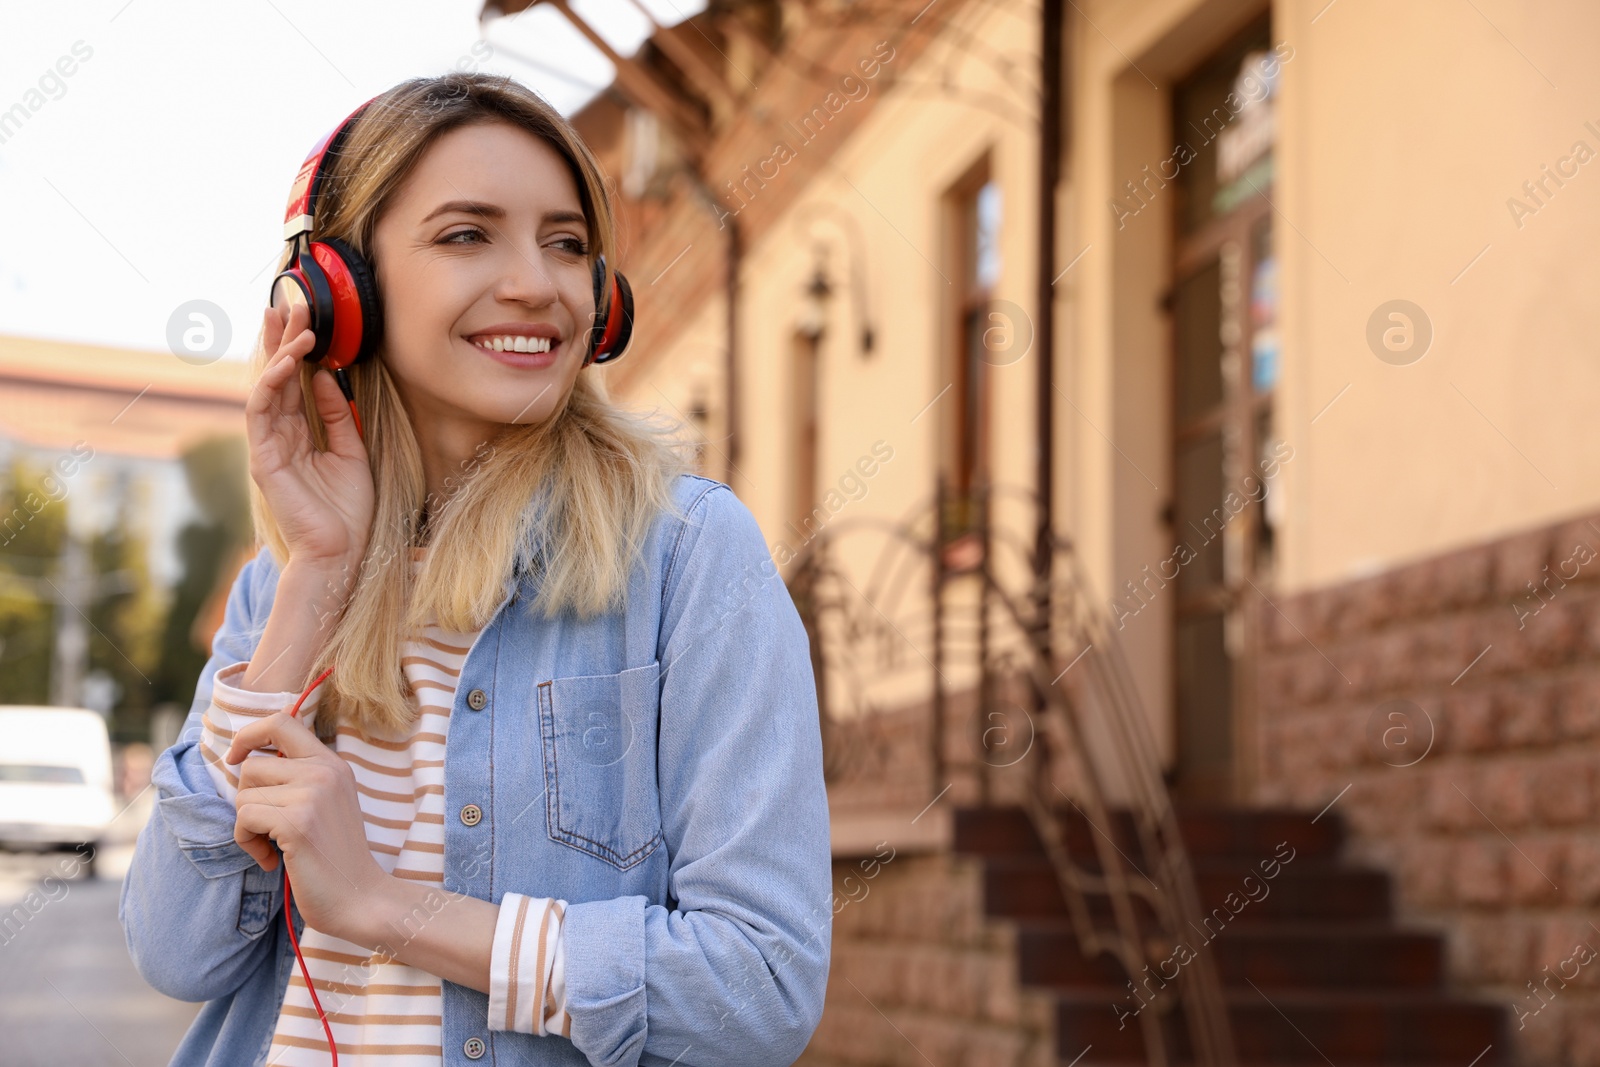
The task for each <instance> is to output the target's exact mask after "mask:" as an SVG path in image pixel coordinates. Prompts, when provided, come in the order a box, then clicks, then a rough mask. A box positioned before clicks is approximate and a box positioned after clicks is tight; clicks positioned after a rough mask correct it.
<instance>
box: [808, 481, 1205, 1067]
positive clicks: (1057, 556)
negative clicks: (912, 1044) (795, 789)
mask: <svg viewBox="0 0 1600 1067" xmlns="http://www.w3.org/2000/svg"><path fill="white" fill-rule="evenodd" d="M966 503H967V505H969V506H972V505H975V506H976V509H977V515H978V519H977V522H976V525H975V527H974V526H972V525H969V524H968V523H966V522H964V523H963V526H964V527H965V528H964V529H963V530H962V531H961V535H960V536H959V537H951V536H949V528H948V526H947V525H946V519H945V517H947V516H949V515H951V514H953V513H961V514H967V515H969V517H970V514H971V512H970V511H969V510H968V508H967V506H962V507H955V508H952V507H951V505H950V503H949V501H948V500H947V498H946V493H945V490H944V488H943V486H942V485H941V486H940V487H939V488H938V489H937V490H936V492H935V495H934V499H933V500H932V501H931V502H929V503H925V504H923V505H921V506H920V507H918V508H916V509H914V510H913V511H912V512H911V513H909V514H908V515H907V516H906V517H905V518H904V519H902V520H901V521H899V522H893V521H888V520H883V519H879V518H872V517H852V516H846V517H840V518H838V519H836V520H834V521H832V522H830V523H829V524H828V525H827V526H826V527H824V528H823V529H822V530H821V531H820V532H819V533H818V534H817V535H816V536H815V537H814V538H813V539H812V540H811V541H809V542H808V543H807V544H806V545H805V546H804V548H803V549H802V551H801V553H800V555H799V557H798V558H797V559H796V560H795V561H794V562H793V564H792V567H793V569H792V570H791V571H790V572H789V579H788V581H789V588H790V593H791V596H792V597H793V598H794V601H795V604H796V607H797V608H798V609H799V610H800V613H801V616H802V618H803V619H804V620H805V622H806V627H807V629H808V631H809V632H810V634H811V645H812V662H813V666H814V668H815V670H816V679H817V694H818V701H819V705H820V708H821V713H822V730H823V741H824V753H825V758H826V764H825V770H826V773H827V775H828V778H829V781H830V789H831V790H833V791H834V792H835V793H836V795H841V796H843V795H851V794H854V795H857V796H862V797H866V798H867V799H868V801H869V802H875V803H879V804H892V803H896V802H898V803H900V804H907V803H914V802H920V801H921V800H925V799H926V798H928V797H929V796H942V795H943V794H944V793H945V792H946V791H950V790H955V791H956V796H957V797H958V798H959V799H960V800H961V801H962V802H966V803H978V804H989V803H996V802H1004V803H1019V804H1021V805H1022V806H1023V807H1024V808H1025V810H1026V811H1027V812H1028V814H1029V817H1030V819H1031V820H1032V822H1033V824H1034V827H1035V829H1036V831H1037V832H1038V835H1039V838H1040V839H1041V841H1043V842H1044V846H1045V851H1046V853H1047V855H1048V856H1049V859H1050V862H1051V865H1052V867H1053V868H1054V870H1055V873H1056V876H1057V880H1058V882H1059V883H1060V886H1061V891H1062V894H1063V896H1064V897H1065V900H1066V903H1067V910H1068V914H1069V916H1070V920H1071V923H1072V927H1073V930H1074V932H1075V934H1076V938H1077V942H1078V945H1079V948H1080V950H1081V951H1082V952H1083V954H1084V955H1085V956H1087V957H1090V958H1094V957H1097V956H1100V955H1109V956H1111V957H1112V958H1113V959H1115V960H1116V961H1117V963H1118V964H1119V965H1120V966H1121V968H1122V969H1123V970H1124V971H1125V972H1126V974H1127V975H1128V977H1129V981H1130V983H1134V982H1138V981H1139V979H1140V977H1141V976H1142V975H1144V974H1145V973H1146V971H1145V968H1147V967H1150V968H1156V967H1157V966H1158V964H1160V963H1161V962H1164V961H1170V960H1172V959H1173V958H1174V956H1175V949H1176V947H1177V946H1179V945H1182V944H1186V938H1187V937H1188V936H1189V932H1190V931H1193V930H1198V929H1200V928H1201V921H1202V914H1201V910H1200V906H1199V897H1198V893H1197V891H1196V888H1195V880H1194V874H1193V871H1192V869H1191V866H1190V863H1189V858H1188V854H1187V852H1186V850H1185V848H1184V845H1183V842H1182V839H1181V837H1180V835H1179V829H1178V822H1177V818H1176V815H1175V813H1174V810H1173V806H1172V802H1171V798H1170V796H1169V795H1168V793H1167V790H1166V786H1165V783H1164V780H1163V778H1162V774H1161V765H1160V760H1159V758H1158V755H1157V751H1156V747H1155V743H1154V739H1153V737H1152V735H1151V730H1150V724H1149V720H1148V718H1147V717H1146V712H1145V710H1144V708H1143V706H1142V704H1141V701H1140V698H1139V695H1138V691H1137V688H1136V686H1135V684H1134V681H1133V676H1132V673H1131V671H1130V669H1129V666H1128V663H1127V660H1126V658H1125V656H1124V655H1123V652H1122V650H1121V648H1120V646H1119V644H1118V641H1117V637H1116V632H1115V630H1114V629H1113V628H1112V626H1111V624H1110V621H1109V618H1108V616H1107V614H1106V612H1105V610H1104V609H1103V608H1102V607H1101V606H1100V605H1099V604H1098V603H1097V602H1096V600H1095V599H1094V596H1093V593H1092V587H1091V585H1090V584H1089V582H1088V580H1087V576H1086V574H1085V572H1084V568H1083V564H1082V561H1081V560H1080V559H1079V557H1078V555H1077V553H1076V551H1075V550H1074V547H1073V544H1072V542H1071V541H1070V540H1069V539H1068V538H1067V537H1066V536H1065V535H1062V534H1060V533H1057V532H1055V531H1047V532H1046V533H1045V534H1044V535H1043V537H1042V538H1040V537H1038V536H1037V535H1034V536H1028V537H1024V536H1022V535H1021V534H1019V533H1017V532H1016V531H1018V530H1020V529H1030V530H1031V529H1032V527H1033V525H1034V523H1035V522H1036V520H1035V518H1034V515H1035V511H1036V509H1035V507H1034V505H1035V498H1034V497H1033V495H1032V494H1031V493H1028V492H1026V491H1023V490H1016V489H1009V488H1005V487H999V488H993V487H988V486H979V487H978V488H977V489H976V490H974V491H973V493H972V497H971V499H970V500H969V501H968V502H966ZM997 504H998V505H1001V506H1002V507H1003V508H1004V509H1005V510H1007V512H1008V514H1007V516H1006V517H1005V518H1007V519H1010V520H1011V521H1009V523H1008V522H1007V521H1003V520H1001V521H997V519H996V515H995V512H996V510H997V507H996V506H997ZM1013 511H1014V513H1015V514H1014V515H1012V514H1010V513H1011V512H1013ZM874 541H876V542H877V543H876V545H874V543H873V542H874ZM1041 541H1042V543H1043V559H1044V561H1045V564H1046V566H1045V567H1044V568H1043V570H1042V574H1041V572H1040V569H1039V561H1040V559H1041V551H1040V549H1041ZM923 672H926V673H923ZM918 677H921V678H923V679H924V682H923V684H922V686H921V687H920V688H919V687H918V686H917V685H916V682H915V679H916V678H918ZM927 679H931V686H929V685H928V684H927V682H926V680H927ZM930 787H931V792H930ZM1073 813H1076V815H1077V816H1079V817H1081V819H1082V825H1086V826H1087V828H1088V829H1089V831H1090V832H1089V833H1088V835H1087V836H1088V839H1089V841H1090V842H1091V845H1090V846H1089V847H1088V848H1087V849H1086V848H1085V847H1084V845H1083V842H1082V839H1083V837H1084V835H1083V834H1081V833H1079V834H1074V833H1072V827H1071V826H1069V823H1070V822H1071V821H1072V814H1073ZM1130 851H1131V852H1133V853H1134V854H1135V855H1137V856H1138V857H1139V859H1140V861H1141V862H1140V863H1136V862H1135V861H1134V859H1133V858H1132V856H1130V855H1129V853H1130ZM1163 974H1164V972H1163ZM1164 981H1166V982H1169V983H1170V982H1172V981H1173V980H1171V979H1165V978H1164ZM1176 984H1177V989H1178V996H1177V997H1176V998H1171V997H1165V998H1158V1000H1157V1001H1156V1002H1155V1004H1154V1005H1153V1009H1154V1010H1151V1011H1140V1012H1139V1013H1138V1023H1139V1025H1140V1027H1141V1030H1142V1035H1143V1038H1144V1043H1145V1048H1146V1051H1147V1057H1148V1061H1149V1063H1151V1064H1152V1065H1156V1067H1165V1065H1166V1064H1168V1063H1169V1062H1171V1060H1172V1054H1173V1053H1172V1050H1171V1049H1170V1048H1169V1044H1170V1043H1169V1040H1168V1037H1169V1035H1168V1034H1167V1033H1166V1027H1165V1026H1164V1025H1163V1021H1162V1020H1163V1018H1164V1017H1165V1016H1166V1015H1167V1014H1169V1013H1170V1012H1171V1010H1173V1008H1174V1007H1175V1006H1176V1005H1181V1007H1182V1011H1183V1022H1184V1024H1185V1026H1186V1028H1187V1030H1188V1036H1189V1044H1190V1046H1191V1049H1190V1056H1191V1057H1192V1060H1193V1062H1195V1063H1197V1064H1206V1065H1212V1067H1222V1065H1231V1064H1233V1063H1234V1062H1235V1060H1234V1052H1233V1044H1232V1037H1231V1033H1230V1030H1229V1025H1228V1019H1227V1013H1226V1009H1225V1005H1224V1002H1223V998H1222V991H1221V986H1220V983H1219V981H1218V977H1217V973H1216V968H1215V966H1214V964H1213V962H1212V960H1211V958H1210V957H1209V955H1207V954H1206V953H1205V951H1204V949H1203V948H1202V949H1200V950H1199V951H1192V950H1191V952H1190V953H1189V954H1188V955H1187V957H1186V958H1185V959H1184V960H1183V961H1182V964H1181V967H1180V973H1179V977H1178V979H1177V980H1176ZM1130 988H1131V985H1130Z"/></svg>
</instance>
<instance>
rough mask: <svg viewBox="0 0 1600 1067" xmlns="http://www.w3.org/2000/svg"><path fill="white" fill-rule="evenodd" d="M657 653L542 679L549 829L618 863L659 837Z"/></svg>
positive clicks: (643, 852) (639, 857) (636, 856)
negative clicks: (621, 665) (613, 669)
mask: <svg viewBox="0 0 1600 1067" xmlns="http://www.w3.org/2000/svg"><path fill="white" fill-rule="evenodd" d="M660 668H661V664H660V661H659V660H658V661H656V662H654V663H648V664H646V665H644V666H643V667H632V668H630V669H628V670H625V671H619V672H618V673H616V674H591V675H583V676H578V677H570V678H553V679H551V680H550V681H546V682H540V683H539V723H540V734H541V737H542V739H543V742H544V776H545V787H546V793H545V820H546V826H547V828H548V830H549V834H550V837H551V838H552V839H553V840H556V841H560V842H561V843H562V844H565V845H570V846H571V847H573V848H575V849H578V850H579V851H581V852H587V853H588V854H590V855H591V856H594V857H595V858H597V859H601V860H604V861H605V862H607V863H609V864H611V865H612V866H613V867H616V868H618V869H619V870H628V869H629V868H631V867H634V866H636V865H637V864H639V863H641V862H642V861H643V860H644V859H645V857H647V856H649V855H650V853H652V852H654V851H655V850H656V848H657V847H658V846H659V845H660V844H661V805H660V797H659V794H658V792H657V783H656V728H657V721H658V719H659V715H660V692H659V689H658V683H659V679H660Z"/></svg>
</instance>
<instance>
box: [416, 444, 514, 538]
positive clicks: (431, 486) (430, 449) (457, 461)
mask: <svg viewBox="0 0 1600 1067" xmlns="http://www.w3.org/2000/svg"><path fill="white" fill-rule="evenodd" d="M500 429H501V427H499V426H495V425H493V424H490V423H476V422H475V423H470V424H469V423H456V422H451V423H445V424H440V423H432V424H431V425H429V428H428V430H427V431H424V429H423V427H422V426H417V446H418V448H419V449H420V450H421V453H422V477H423V484H424V485H425V487H426V490H427V496H426V497H424V500H425V501H426V502H427V511H428V514H429V515H434V514H437V513H438V511H439V508H440V507H441V506H442V505H443V504H444V502H445V501H446V500H448V499H449V498H450V496H451V494H453V493H454V492H456V490H458V489H460V488H461V486H462V484H463V483H465V482H466V480H467V479H468V478H470V477H472V474H473V472H475V471H476V470H477V469H478V467H479V466H480V465H481V464H482V463H483V460H484V458H485V457H486V456H487V455H488V453H489V447H490V442H491V441H492V440H493V439H494V438H495V436H496V435H497V434H498V433H499V432H500Z"/></svg>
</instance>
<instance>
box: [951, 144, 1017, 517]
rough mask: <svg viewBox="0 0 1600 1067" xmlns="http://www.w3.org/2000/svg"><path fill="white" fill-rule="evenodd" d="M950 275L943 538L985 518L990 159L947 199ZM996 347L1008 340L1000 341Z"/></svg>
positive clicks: (997, 200)
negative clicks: (981, 503) (981, 495)
mask: <svg viewBox="0 0 1600 1067" xmlns="http://www.w3.org/2000/svg"><path fill="white" fill-rule="evenodd" d="M945 204H946V211H945V219H946V223H945V225H946V239H945V247H946V249H947V250H948V252H947V256H946V260H947V263H948V265H949V267H950V270H949V271H947V277H949V278H950V280H951V282H952V283H953V284H952V285H951V286H950V287H949V292H950V297H949V300H948V305H947V308H946V310H945V312H944V315H945V322H946V324H947V327H946V330H945V331H944V334H943V335H944V336H945V337H947V338H949V339H950V340H949V342H947V350H946V351H947V356H946V361H945V366H946V368H947V370H948V373H947V374H946V375H944V376H943V379H942V382H941V387H943V386H944V385H946V384H947V385H948V387H949V389H950V393H951V395H950V396H949V397H948V398H946V400H943V401H941V402H940V409H941V413H942V420H943V421H942V426H943V432H942V434H941V437H942V442H941V467H942V471H943V473H944V477H945V481H946V485H947V486H948V489H949V496H948V498H947V503H946V511H945V516H944V526H945V536H946V538H947V539H949V540H956V539H959V538H963V537H968V536H971V535H973V534H974V532H975V531H976V529H977V526H978V523H979V522H980V520H981V514H980V510H979V501H978V499H977V496H976V491H977V490H978V489H980V488H981V487H982V486H983V485H984V484H985V483H986V482H987V475H988V465H989V441H988V438H989V425H990V411H989V406H990V401H989V392H990V388H991V383H990V381H989V374H988V367H989V365H990V359H989V348H990V347H991V342H994V341H996V337H997V335H996V333H995V330H994V326H995V324H994V322H993V316H992V315H991V300H992V299H993V294H994V289H995V286H996V285H997V284H998V282H999V280H1000V270H1001V254H1000V222H1001V196H1000V186H999V184H998V183H997V182H996V181H994V179H993V177H992V176H991V174H990V167H989V159H988V156H987V155H985V156H984V157H983V158H982V159H980V160H979V161H978V162H977V163H976V164H975V165H974V166H973V167H972V168H971V169H970V170H969V171H968V172H967V174H966V175H964V176H963V177H962V178H961V180H960V181H958V182H956V183H955V185H953V186H952V187H951V189H950V190H949V192H948V193H947V194H946V196H945ZM998 343H1002V344H1003V343H1005V339H1004V338H1001V339H1000V340H999V342H998Z"/></svg>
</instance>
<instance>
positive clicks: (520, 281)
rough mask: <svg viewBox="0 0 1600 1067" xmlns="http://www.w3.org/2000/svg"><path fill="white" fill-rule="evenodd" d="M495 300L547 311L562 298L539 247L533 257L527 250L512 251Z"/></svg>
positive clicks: (511, 248) (501, 275) (502, 272)
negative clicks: (541, 308)
mask: <svg viewBox="0 0 1600 1067" xmlns="http://www.w3.org/2000/svg"><path fill="white" fill-rule="evenodd" d="M495 296H496V297H497V298H498V299H500V300H505V301H509V302H514V303H519V304H527V305H528V306H529V307H544V306H546V305H547V304H552V303H554V302H555V300H556V298H557V297H558V296H560V290H559V289H557V288H556V283H555V280H554V279H553V278H551V276H550V271H549V270H548V269H547V267H546V265H545V263H544V261H543V258H542V256H541V254H540V252H539V249H538V247H537V245H536V246H535V248H534V251H533V254H532V255H529V254H528V252H527V251H526V250H524V249H521V248H516V247H510V251H509V252H508V253H507V255H506V262H505V263H504V264H503V270H502V271H501V274H500V281H499V283H498V284H497V285H496V286H495Z"/></svg>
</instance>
